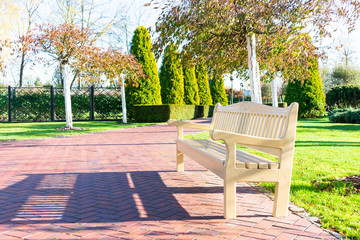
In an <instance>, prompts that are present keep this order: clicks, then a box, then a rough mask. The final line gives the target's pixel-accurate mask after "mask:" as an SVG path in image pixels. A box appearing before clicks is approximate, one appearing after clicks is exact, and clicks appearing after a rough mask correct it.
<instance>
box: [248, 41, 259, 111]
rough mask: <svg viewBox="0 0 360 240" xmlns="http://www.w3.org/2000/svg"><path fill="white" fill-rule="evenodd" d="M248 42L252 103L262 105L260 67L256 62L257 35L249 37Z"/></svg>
mask: <svg viewBox="0 0 360 240" xmlns="http://www.w3.org/2000/svg"><path fill="white" fill-rule="evenodd" d="M246 40H247V50H248V65H249V75H250V91H251V101H252V102H256V103H260V104H262V99H261V89H260V74H259V65H258V63H257V61H256V41H255V34H251V35H249V36H247V37H246Z"/></svg>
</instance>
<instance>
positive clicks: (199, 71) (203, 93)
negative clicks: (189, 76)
mask: <svg viewBox="0 0 360 240" xmlns="http://www.w3.org/2000/svg"><path fill="white" fill-rule="evenodd" d="M195 75H196V80H197V84H198V87H199V98H200V105H211V104H212V98H211V94H210V88H209V78H208V74H207V70H206V67H205V65H204V63H200V64H199V65H197V66H196V67H195Z"/></svg>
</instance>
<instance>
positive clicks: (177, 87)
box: [160, 43, 184, 104]
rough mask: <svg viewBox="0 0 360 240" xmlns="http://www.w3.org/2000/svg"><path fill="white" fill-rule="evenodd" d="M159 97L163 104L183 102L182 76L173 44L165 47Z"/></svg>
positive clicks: (178, 58) (178, 57) (177, 54)
mask: <svg viewBox="0 0 360 240" xmlns="http://www.w3.org/2000/svg"><path fill="white" fill-rule="evenodd" d="M160 85H161V98H162V100H163V103H164V104H184V77H183V74H182V68H181V64H180V56H179V53H178V52H177V50H176V46H175V44H173V43H171V44H169V45H168V46H167V47H166V48H165V53H164V58H163V61H162V65H161V67H160Z"/></svg>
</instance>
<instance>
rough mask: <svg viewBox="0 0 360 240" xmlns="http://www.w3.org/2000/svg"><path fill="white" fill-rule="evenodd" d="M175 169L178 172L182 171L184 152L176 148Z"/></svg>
mask: <svg viewBox="0 0 360 240" xmlns="http://www.w3.org/2000/svg"><path fill="white" fill-rule="evenodd" d="M176 169H177V171H178V172H183V171H184V154H183V153H182V152H180V151H178V150H176Z"/></svg>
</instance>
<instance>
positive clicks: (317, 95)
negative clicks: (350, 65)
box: [285, 58, 325, 118]
mask: <svg viewBox="0 0 360 240" xmlns="http://www.w3.org/2000/svg"><path fill="white" fill-rule="evenodd" d="M309 63H310V67H309V68H308V71H309V75H310V77H309V78H308V79H305V80H304V82H301V81H300V80H297V79H294V80H292V81H289V83H288V85H287V87H286V92H285V101H286V102H287V104H288V105H290V104H291V103H292V102H298V103H299V117H302V118H313V117H320V116H323V115H324V114H325V96H324V93H323V89H322V88H323V87H322V83H321V79H320V75H319V70H318V63H317V60H316V59H315V58H313V59H311V60H310V61H309Z"/></svg>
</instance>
